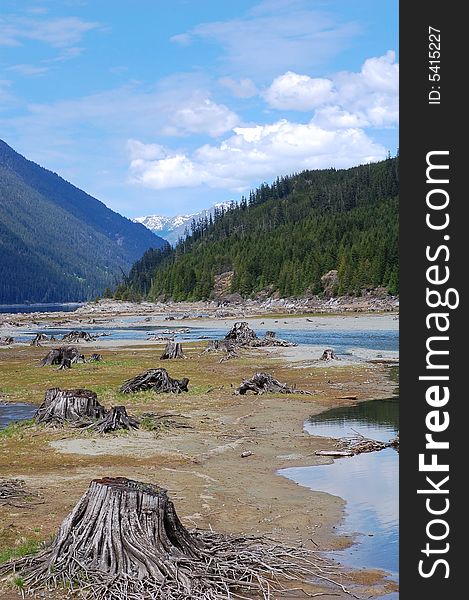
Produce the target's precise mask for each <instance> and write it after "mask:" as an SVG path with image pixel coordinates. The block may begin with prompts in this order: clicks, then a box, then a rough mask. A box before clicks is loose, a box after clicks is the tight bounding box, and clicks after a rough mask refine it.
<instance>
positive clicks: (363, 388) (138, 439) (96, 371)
mask: <svg viewBox="0 0 469 600" xmlns="http://www.w3.org/2000/svg"><path fill="white" fill-rule="evenodd" d="M82 346H83V347H84V352H85V353H86V354H90V353H92V352H93V351H94V350H95V346H94V345H93V343H88V344H86V345H85V344H82ZM204 346H205V344H202V343H192V344H190V345H186V347H185V348H184V350H185V352H186V354H187V356H188V358H187V359H186V360H177V361H160V360H159V356H160V355H161V352H162V349H163V344H151V343H149V344H146V345H144V346H142V345H128V346H122V345H120V346H119V347H116V348H106V349H100V350H99V352H100V353H101V354H103V356H104V361H103V362H101V363H96V364H91V363H90V364H79V365H74V366H73V368H72V369H71V370H70V371H58V370H57V368H56V367H44V368H40V367H38V366H37V365H38V362H39V359H40V358H42V357H43V356H44V355H45V354H46V353H47V350H48V348H47V347H46V348H34V347H29V346H15V347H11V348H4V349H2V350H1V351H0V401H2V402H15V401H16V402H17V401H22V402H32V403H33V404H40V402H41V401H42V399H43V396H44V391H45V390H46V389H47V388H50V387H61V388H75V387H83V388H88V389H91V390H94V391H96V392H97V393H98V398H99V400H100V402H101V403H102V404H104V405H105V406H106V407H110V406H112V405H116V404H125V405H126V406H127V409H128V412H129V413H131V414H133V415H135V416H137V417H138V416H139V415H141V414H142V413H144V412H155V413H159V414H164V415H169V416H168V417H167V418H169V419H170V420H172V421H174V423H173V425H171V423H170V424H169V426H167V427H163V428H161V429H160V430H158V431H146V430H139V431H138V432H135V433H130V434H119V435H117V434H116V435H107V436H105V437H103V436H99V435H94V434H90V433H83V432H80V431H76V430H70V429H60V430H52V429H46V428H43V427H39V426H35V425H26V426H24V427H17V428H14V427H13V428H12V427H10V428H8V430H4V432H3V433H2V432H0V476H1V477H4V478H19V479H22V480H24V481H25V482H26V484H27V486H28V488H30V489H31V490H32V491H33V492H35V493H37V494H38V495H39V496H40V502H41V503H39V504H34V505H33V506H31V507H29V508H18V507H15V506H8V505H7V506H0V552H2V551H5V550H7V551H8V550H11V549H14V548H15V547H21V545H22V544H24V543H25V541H29V540H37V541H42V540H46V539H48V538H50V537H51V536H52V535H53V534H54V533H55V531H56V530H57V528H58V526H59V524H60V523H61V521H62V520H63V518H64V517H65V516H66V514H67V513H68V512H69V511H70V509H71V508H72V507H73V506H74V505H75V503H76V502H77V500H78V498H79V497H80V496H81V495H82V494H83V492H84V491H85V490H86V489H87V487H88V484H89V482H90V480H91V479H94V478H96V477H102V476H104V475H106V476H124V477H130V478H132V479H138V480H141V481H150V482H153V483H157V484H159V485H161V486H163V487H166V488H167V489H168V491H169V494H170V496H171V498H172V499H173V500H174V502H175V505H176V509H177V511H178V514H179V516H180V517H181V518H182V520H183V522H184V524H185V525H186V526H188V527H199V528H209V527H212V528H213V529H214V530H216V531H220V532H226V533H245V534H265V535H269V536H271V537H274V538H276V539H279V540H282V541H286V542H289V543H293V544H300V543H303V544H306V545H307V546H309V547H311V548H314V549H320V550H324V551H325V550H330V549H335V548H340V547H343V546H344V545H347V544H350V543H351V542H352V540H350V539H349V538H345V537H343V536H342V537H341V536H338V535H337V534H336V533H335V528H336V527H337V525H338V523H339V522H340V520H341V518H342V516H343V509H344V502H343V501H342V500H341V499H340V498H338V497H335V496H331V495H328V494H324V493H319V492H312V491H311V490H309V489H307V488H304V487H301V486H299V485H297V484H295V483H294V482H292V481H290V480H288V479H286V478H284V477H282V476H280V475H278V474H277V471H278V469H280V468H282V467H292V466H306V465H314V464H324V463H325V462H328V461H329V460H330V459H327V458H324V457H318V456H315V454H314V453H315V451H316V450H319V449H321V450H325V449H331V448H332V447H333V445H334V441H333V440H325V439H324V438H314V437H312V436H310V435H309V434H307V433H305V432H304V431H303V423H304V421H305V419H306V418H307V417H308V416H310V415H312V414H316V413H318V412H320V411H323V410H325V409H327V408H331V407H334V406H340V405H347V404H348V403H354V402H356V401H360V400H365V399H373V398H384V397H389V396H390V395H392V392H393V390H394V387H395V384H394V383H393V382H392V381H391V380H390V378H389V369H388V367H387V366H386V365H383V364H371V363H368V362H361V363H357V364H352V365H350V364H349V365H345V366H344V365H341V364H340V363H339V362H334V363H331V364H325V365H324V366H319V367H318V366H316V367H315V368H314V369H313V368H307V367H306V368H295V369H292V368H291V360H290V361H286V360H285V358H283V357H282V354H281V352H278V353H275V352H273V353H272V352H267V351H264V350H261V349H258V350H246V351H243V352H242V353H240V356H239V357H238V358H235V359H232V360H229V361H226V362H223V363H220V362H219V360H220V356H219V355H216V354H207V353H205V354H204V353H203V348H204ZM96 347H98V346H96ZM162 366H163V367H165V368H167V369H168V371H169V373H170V375H171V376H173V377H177V378H180V377H184V376H187V377H189V378H190V385H189V389H190V391H189V393H188V394H181V395H168V394H164V395H155V394H153V393H151V392H142V393H139V394H134V395H124V394H120V393H119V392H118V391H117V389H118V387H119V385H120V384H121V383H122V382H123V381H124V380H125V379H127V378H129V377H131V376H133V375H136V374H137V373H139V372H141V371H143V370H145V369H148V368H157V367H162ZM256 371H266V372H269V373H271V374H273V375H274V377H276V378H277V379H279V380H280V381H282V382H287V383H288V384H294V385H295V386H296V387H297V388H301V389H306V390H310V391H312V392H314V393H313V394H312V395H308V396H300V395H282V394H278V395H274V394H266V395H263V396H254V395H246V396H237V395H234V394H233V391H234V389H235V388H236V387H237V386H238V385H239V384H240V382H241V380H242V379H244V378H246V377H250V376H251V375H252V374H254V372H256ZM347 396H350V397H353V398H354V399H353V400H351V399H345V398H344V397H347ZM174 424H176V425H177V424H179V425H184V426H185V427H183V428H180V427H176V426H174ZM246 451H251V452H252V455H251V456H248V457H246V458H242V457H241V454H242V453H243V452H246ZM384 576H385V574H383V573H380V572H377V571H366V570H361V571H351V572H350V571H349V572H347V571H346V570H343V569H342V572H341V573H340V574H338V576H337V580H338V581H341V582H342V583H344V584H345V585H346V586H347V587H349V588H350V589H351V590H353V592H354V593H355V594H356V595H357V596H358V597H360V598H368V597H376V596H379V595H381V594H383V593H385V592H389V591H392V590H393V589H395V584H394V583H392V582H390V581H389V580H386V579H385V578H384ZM304 589H305V590H306V591H307V592H308V593H314V594H319V593H322V596H321V597H323V598H326V599H327V598H338V597H339V598H340V597H344V598H345V597H349V596H346V595H345V594H344V593H343V592H342V591H341V590H340V589H339V588H335V587H333V586H332V587H331V586H330V585H329V584H327V583H321V582H315V583H312V584H310V585H309V584H308V585H306V584H305V586H304ZM18 597H19V596H18V594H17V593H16V592H13V591H11V590H9V589H8V588H5V587H4V588H3V591H0V598H1V599H2V600H7V599H9V598H18ZM37 597H40V596H37ZM56 597H61V596H60V595H59V596H56ZM300 597H304V594H302V593H301V592H290V593H287V594H284V595H282V598H300Z"/></svg>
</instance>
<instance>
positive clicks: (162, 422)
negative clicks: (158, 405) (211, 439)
mask: <svg viewBox="0 0 469 600" xmlns="http://www.w3.org/2000/svg"><path fill="white" fill-rule="evenodd" d="M177 418H181V419H188V418H189V417H186V416H185V415H179V414H172V413H168V414H163V415H160V414H157V413H153V412H145V413H142V414H141V415H140V426H141V427H142V428H143V429H147V430H148V431H161V430H164V429H172V428H174V429H192V427H191V426H190V425H187V424H186V423H181V422H179V421H177V420H176V419H177Z"/></svg>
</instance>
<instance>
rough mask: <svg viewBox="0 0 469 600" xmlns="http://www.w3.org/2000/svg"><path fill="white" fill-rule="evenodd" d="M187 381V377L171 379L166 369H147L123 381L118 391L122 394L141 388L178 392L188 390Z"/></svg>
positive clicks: (138, 390)
mask: <svg viewBox="0 0 469 600" xmlns="http://www.w3.org/2000/svg"><path fill="white" fill-rule="evenodd" d="M188 383H189V379H188V378H187V377H184V378H183V379H180V380H179V379H173V378H172V377H170V376H169V374H168V371H167V370H166V369H149V370H148V371H144V372H143V373H140V375H137V376H136V377H132V379H128V380H127V381H125V382H124V383H123V384H122V386H121V388H120V391H121V392H123V393H124V394H129V393H133V392H141V391H143V390H152V391H155V392H156V393H157V394H160V393H165V392H169V393H172V394H180V393H181V392H187V391H188V390H187V385H188Z"/></svg>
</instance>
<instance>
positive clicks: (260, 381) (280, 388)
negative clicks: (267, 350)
mask: <svg viewBox="0 0 469 600" xmlns="http://www.w3.org/2000/svg"><path fill="white" fill-rule="evenodd" d="M247 392H253V393H254V394H265V393H266V392H271V393H274V394H276V393H281V394H312V392H308V391H306V390H297V389H296V388H292V387H290V386H288V385H287V384H286V383H280V381H277V379H274V378H273V377H272V375H270V374H269V373H255V374H254V375H253V376H252V377H251V379H245V380H244V381H243V382H242V383H241V385H240V386H239V388H238V389H237V390H236V391H235V394H240V395H244V394H246V393H247Z"/></svg>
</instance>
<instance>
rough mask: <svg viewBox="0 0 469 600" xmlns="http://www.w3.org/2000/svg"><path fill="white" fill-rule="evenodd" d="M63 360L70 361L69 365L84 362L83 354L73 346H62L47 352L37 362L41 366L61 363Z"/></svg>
mask: <svg viewBox="0 0 469 600" xmlns="http://www.w3.org/2000/svg"><path fill="white" fill-rule="evenodd" d="M64 361H70V365H72V364H74V363H77V362H79V361H82V362H84V361H85V357H84V356H83V354H80V352H79V350H78V348H75V346H62V347H60V348H54V349H53V350H51V351H50V352H48V354H47V355H46V356H45V357H44V358H43V359H42V360H41V362H40V363H39V364H40V366H41V367H45V366H48V365H62V363H63V362H64ZM64 368H67V367H64Z"/></svg>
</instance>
